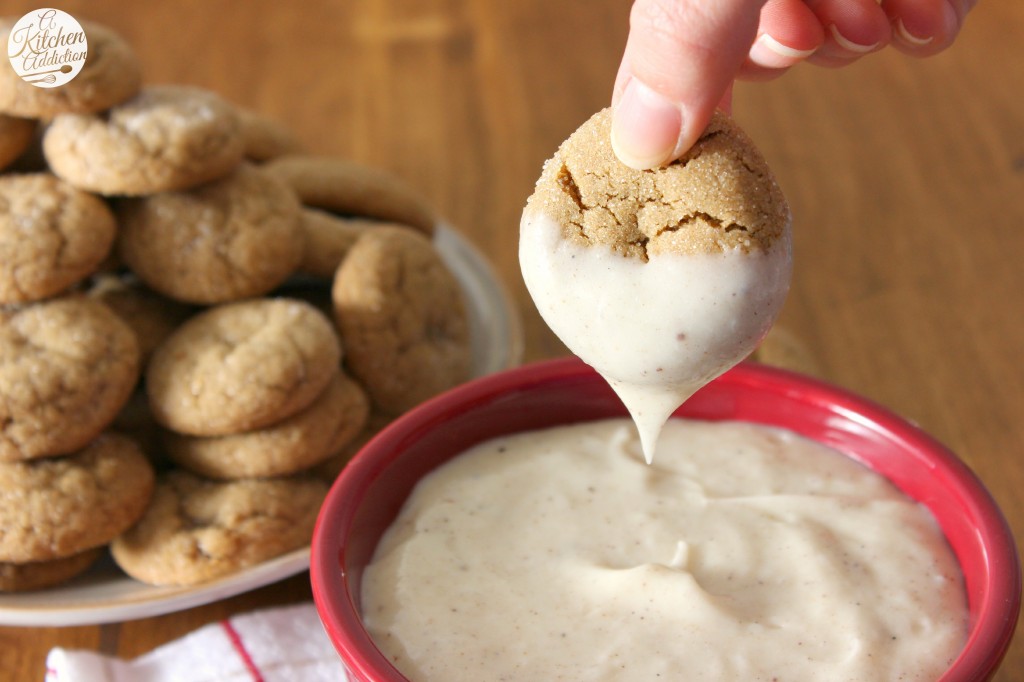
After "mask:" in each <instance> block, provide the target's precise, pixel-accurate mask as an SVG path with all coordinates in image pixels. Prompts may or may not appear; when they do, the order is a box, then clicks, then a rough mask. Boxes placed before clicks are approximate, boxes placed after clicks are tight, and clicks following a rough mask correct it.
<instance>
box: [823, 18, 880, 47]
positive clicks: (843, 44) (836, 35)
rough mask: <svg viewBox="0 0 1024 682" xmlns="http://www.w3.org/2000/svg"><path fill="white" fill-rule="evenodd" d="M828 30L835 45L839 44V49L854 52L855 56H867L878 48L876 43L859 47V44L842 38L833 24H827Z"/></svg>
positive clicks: (844, 37)
mask: <svg viewBox="0 0 1024 682" xmlns="http://www.w3.org/2000/svg"><path fill="white" fill-rule="evenodd" d="M828 30H829V32H830V33H831V34H832V39H833V40H835V41H836V43H838V44H839V47H841V48H843V49H844V50H849V51H850V52H856V53H857V54H867V53H868V52H872V51H874V50H875V49H877V48H878V43H875V44H873V45H861V44H860V43H855V42H853V41H852V40H850V39H849V38H847V37H846V36H844V35H843V34H842V33H840V32H839V29H838V28H837V27H836V25H835V24H829V25H828Z"/></svg>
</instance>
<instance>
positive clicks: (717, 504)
mask: <svg viewBox="0 0 1024 682" xmlns="http://www.w3.org/2000/svg"><path fill="white" fill-rule="evenodd" d="M659 453H660V454H659V457H658V459H657V461H655V462H654V464H653V465H647V464H646V463H645V462H644V460H643V458H642V457H641V453H640V447H639V442H638V440H637V437H636V431H635V429H634V428H633V426H632V424H631V423H630V422H629V420H627V419H613V420H607V421H598V422H590V423H585V424H578V425H571V426H564V427H558V428H555V429H548V430H542V431H535V432H527V433H522V434H516V435H512V436H507V437H502V438H499V439H495V440H492V441H489V442H486V443H483V444H480V445H478V446H476V447H474V448H472V449H470V450H469V451H468V452H466V453H464V454H462V455H461V456H459V457H456V458H455V459H453V460H451V461H450V462H448V463H447V464H445V465H443V466H442V467H440V468H439V469H437V470H435V471H434V472H432V473H431V474H430V475H429V476H428V477H426V478H424V479H423V480H422V481H421V483H420V484H419V485H418V487H417V488H416V489H415V490H414V492H413V494H412V495H411V497H410V498H409V500H408V501H407V502H406V504H405V507H404V508H403V510H402V512H401V513H400V515H399V517H398V519H397V520H396V522H395V523H394V524H393V525H392V527H391V528H390V529H389V531H388V532H387V533H386V534H385V536H384V538H383V539H382V541H381V543H380V544H379V546H378V548H377V551H376V554H375V556H374V559H373V561H372V562H371V564H370V566H369V567H368V568H367V569H366V572H365V574H364V576H363V587H362V611H363V617H364V621H365V624H366V626H367V629H368V630H369V632H370V634H371V636H372V637H373V638H374V640H375V642H376V644H377V645H378V647H379V648H380V649H381V650H382V651H383V652H384V653H385V655H387V656H388V658H389V659H390V660H392V661H393V662H394V664H395V665H396V667H397V668H398V669H399V670H401V671H402V673H403V674H404V675H405V676H406V677H408V678H409V679H410V680H414V681H415V682H434V681H438V682H442V681H443V682H459V681H462V680H465V681H467V682H470V681H471V682H480V680H506V681H531V682H534V681H536V680H592V681H605V680H620V681H623V682H627V681H628V682H635V681H636V680H657V679H663V680H765V681H768V680H776V679H777V680H786V681H787V682H800V681H802V680H811V681H815V682H817V681H819V680H837V681H840V680H922V681H923V680H928V681H934V680H935V679H938V678H939V677H940V675H941V674H942V672H943V671H944V670H945V669H946V668H947V667H948V666H949V664H950V663H951V662H952V661H953V660H954V659H955V657H956V655H957V654H958V652H959V650H960V648H961V647H962V645H963V641H964V638H965V635H966V628H967V609H966V604H965V598H964V594H963V589H962V585H961V578H960V574H959V570H958V566H957V564H956V562H955V559H954V557H953V555H952V552H951V551H950V549H949V548H948V547H947V545H946V543H945V540H944V538H943V537H942V535H941V533H940V531H939V529H938V527H937V525H936V524H935V522H934V520H933V519H932V517H931V516H930V514H929V513H928V512H927V511H926V510H925V509H924V508H923V507H920V506H919V505H917V504H915V503H914V502H913V501H911V500H909V499H908V498H906V497H904V496H903V495H902V494H900V493H899V492H898V491H897V490H896V489H895V488H894V487H893V486H892V485H891V484H890V483H889V482H888V481H886V480H885V479H884V478H882V477H880V476H879V475H877V474H875V473H874V472H872V471H870V470H868V469H866V468H864V467H862V466H860V465H859V464H857V463H855V462H854V461H852V460H850V459H848V458H846V457H844V456H843V455H841V454H839V453H837V452H835V451H833V450H830V449H828V448H826V447H824V446H822V445H819V444H817V443H814V442H812V441H809V440H805V439H803V438H801V437H799V436H796V435H795V434H793V433H791V432H789V431H784V430H781V429H775V428H769V427H764V426H757V425H752V424H746V423H741V422H699V421H686V420H680V419H671V420H669V421H668V423H667V425H666V426H665V428H664V432H663V435H662V441H661V445H660V449H659Z"/></svg>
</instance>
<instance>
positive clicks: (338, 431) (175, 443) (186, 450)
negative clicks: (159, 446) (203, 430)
mask: <svg viewBox="0 0 1024 682" xmlns="http://www.w3.org/2000/svg"><path fill="white" fill-rule="evenodd" d="M369 411H370V401H369V399H368V398H367V397H366V394H365V393H364V392H363V389H362V388H360V387H359V384H357V383H356V382H354V381H352V380H351V379H349V378H348V377H346V376H345V375H344V374H342V373H341V372H338V373H337V375H336V376H335V377H334V380H333V381H331V383H330V385H329V386H328V387H327V389H326V390H325V391H324V392H323V393H322V394H321V395H320V396H319V397H318V398H317V399H316V400H315V401H314V402H313V404H312V405H310V406H309V407H307V408H306V409H305V410H303V411H302V412H299V413H298V414H295V415H292V416H291V417H289V418H287V419H284V420H282V421H280V422H277V423H275V424H271V425H270V426H267V427H265V428H263V429H259V430H256V431H247V432H245V433H239V434H234V435H230V436H219V437H197V436H184V435H181V434H176V433H174V432H167V433H166V434H165V438H164V446H165V448H166V450H167V454H168V456H169V457H170V458H171V459H172V460H174V461H175V462H177V463H178V464H179V465H181V466H182V467H184V468H186V469H188V470H190V471H192V472H195V473H197V474H200V475H203V476H208V477H209V478H217V479H235V478H257V477H268V476H283V475H287V474H293V473H295V472H297V471H302V470H304V469H308V468H310V467H312V466H313V465H315V464H318V463H319V462H322V461H323V460H324V459H326V458H328V457H330V456H331V455H333V454H334V453H336V452H338V451H339V450H340V449H341V448H343V447H344V446H345V445H347V444H348V443H349V441H351V440H352V439H353V438H354V437H355V436H356V435H357V434H358V433H359V432H360V431H361V430H362V428H363V426H364V425H365V423H366V418H367V415H368V414H369Z"/></svg>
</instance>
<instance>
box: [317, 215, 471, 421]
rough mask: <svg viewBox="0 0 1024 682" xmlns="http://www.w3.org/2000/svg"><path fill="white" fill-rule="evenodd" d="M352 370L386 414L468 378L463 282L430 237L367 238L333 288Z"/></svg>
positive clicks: (409, 233)
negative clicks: (449, 267) (457, 277)
mask: <svg viewBox="0 0 1024 682" xmlns="http://www.w3.org/2000/svg"><path fill="white" fill-rule="evenodd" d="M332 297H333V301H334V313H335V321H336V323H337V325H338V329H339V330H340V331H341V339H342V344H343V346H344V347H345V353H346V362H347V366H348V367H349V369H350V370H351V372H352V374H353V376H355V377H356V378H357V379H359V380H360V382H361V383H362V384H363V386H364V387H365V388H366V390H367V392H368V393H369V394H370V397H371V399H372V400H373V403H374V404H375V405H376V406H377V407H378V408H380V409H381V410H382V411H383V412H385V413H388V414H399V413H401V412H404V411H406V410H408V409H409V408H411V407H413V406H414V405H417V404H418V403H420V402H422V401H424V400H426V399H427V398H430V397H432V396H434V395H436V394H438V393H440V392H441V391H443V390H445V389H448V388H451V387H452V386H454V385H456V384H458V383H460V382H462V381H464V380H466V379H468V378H469V376H470V363H471V356H470V339H469V323H468V319H467V315H466V308H465V304H464V302H463V298H462V291H461V289H460V288H459V283H458V281H457V280H456V279H455V277H454V275H452V274H451V273H450V272H449V271H448V269H447V268H446V267H445V265H444V262H443V261H442V260H441V257H440V256H439V255H438V253H437V251H436V250H435V249H434V246H433V244H432V243H431V242H430V240H429V239H428V238H427V237H425V236H424V235H422V234H420V233H418V232H415V231H413V230H409V229H404V228H397V227H381V228H378V229H375V230H371V231H369V232H367V233H366V234H364V235H363V236H361V237H360V238H359V240H358V241H357V242H356V243H355V245H354V246H353V247H352V249H351V250H350V251H349V253H348V257H347V258H345V260H344V262H342V264H341V267H339V268H338V272H337V275H336V276H335V279H334V287H333V290H332Z"/></svg>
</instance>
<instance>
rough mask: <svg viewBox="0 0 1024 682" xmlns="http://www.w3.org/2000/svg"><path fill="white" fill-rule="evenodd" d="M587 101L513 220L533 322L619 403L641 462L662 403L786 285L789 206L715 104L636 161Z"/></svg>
mask: <svg viewBox="0 0 1024 682" xmlns="http://www.w3.org/2000/svg"><path fill="white" fill-rule="evenodd" d="M610 128H611V112H610V110H608V109H605V110H603V111H601V112H598V113H597V114H595V115H594V116H593V117H591V119H590V120H588V121H587V122H586V123H584V124H583V126H581V127H580V128H579V129H578V130H577V131H576V132H574V133H573V134H572V135H571V136H570V137H569V138H568V139H567V140H566V141H565V142H564V143H563V144H562V145H561V147H559V149H558V151H557V152H556V154H555V156H554V157H553V158H552V159H550V160H549V161H548V162H547V163H546V164H545V166H544V170H543V173H542V174H541V177H540V179H539V180H538V182H537V186H536V189H535V190H534V193H533V195H532V196H531V197H530V199H529V201H528V202H527V206H526V208H525V210H524V211H523V217H522V222H521V225H520V241H519V262H520V266H521V268H522V273H523V279H524V280H525V282H526V286H527V289H528V290H529V292H530V296H531V297H532V298H533V301H534V303H535V304H536V306H537V309H538V311H539V312H540V314H541V316H542V317H543V318H544V321H545V322H546V323H547V324H548V326H549V327H550V328H551V329H552V331H554V332H555V334H556V335H557V336H558V337H559V338H560V339H561V340H562V342H563V343H564V344H565V345H566V346H567V347H568V348H569V350H570V351H572V352H573V353H574V354H575V355H577V356H578V357H580V358H581V359H582V360H583V361H584V362H586V363H587V364H589V365H591V366H592V367H593V368H594V369H596V370H597V371H598V372H599V373H600V374H601V375H602V376H603V377H604V378H605V379H606V380H607V381H608V383H609V384H611V386H612V387H613V388H614V389H615V391H616V393H617V394H618V395H619V397H620V398H621V399H622V401H623V403H624V404H625V405H626V407H627V408H628V409H629V411H630V414H631V415H632V417H633V419H634V421H635V423H636V425H637V428H638V429H639V432H640V439H641V442H642V443H643V449H644V453H645V456H646V458H647V460H648V461H651V459H652V458H653V455H654V448H655V444H656V442H657V439H658V433H659V430H660V428H661V426H662V424H664V422H665V420H666V419H668V417H669V415H670V414H671V413H672V412H673V411H674V410H675V409H676V408H677V407H679V405H681V404H682V403H683V402H684V401H685V400H686V399H687V398H688V397H689V396H690V395H692V394H693V393H694V392H695V391H696V390H697V389H698V388H700V387H701V386H703V385H704V384H706V383H707V382H708V381H710V380H711V379H713V378H714V377H716V376H718V375H719V374H721V373H722V372H724V371H725V370H727V369H729V368H730V367H732V366H733V365H735V364H736V363H737V362H739V361H740V360H742V359H743V358H744V357H746V356H747V355H749V354H750V352H751V351H753V350H754V349H755V348H756V346H757V344H758V342H759V341H760V340H761V339H762V338H763V337H764V335H765V334H766V333H767V331H768V329H769V328H770V327H771V325H772V323H773V322H774V320H775V318H776V317H777V316H778V313H779V311H780V309H781V307H782V304H783V301H784V300H785V297H786V293H787V291H788V289H789V279H790V273H791V269H792V257H791V252H792V248H791V235H790V226H791V218H790V213H789V208H788V205H787V204H786V200H785V198H784V197H783V195H782V192H781V190H780V189H779V187H778V184H777V183H776V182H775V179H774V178H773V176H772V174H771V171H770V170H769V168H768V164H767V163H766V162H765V160H764V158H763V157H762V156H761V154H760V153H759V152H758V151H757V149H756V148H755V147H754V145H753V143H752V142H751V141H750V139H749V138H748V137H747V136H746V135H745V134H744V133H743V131H742V130H740V128H739V127H738V126H737V125H736V124H735V123H734V122H733V121H732V120H731V119H730V118H728V117H727V116H725V115H724V114H722V113H716V114H715V117H714V118H713V120H712V121H711V123H710V125H709V126H708V128H707V129H706V130H705V131H704V134H703V135H702V137H701V138H700V139H699V140H698V141H697V143H696V144H695V145H694V146H693V148H692V149H691V150H690V151H689V152H688V153H687V154H686V155H685V156H684V157H683V158H681V159H680V160H679V161H676V162H674V163H672V164H670V165H669V166H667V167H665V168H660V169H655V170H651V171H638V170H634V169H632V168H629V167H628V166H626V165H625V164H623V163H621V162H620V161H619V160H618V158H617V157H616V156H615V154H614V152H613V151H612V148H611V142H610Z"/></svg>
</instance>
